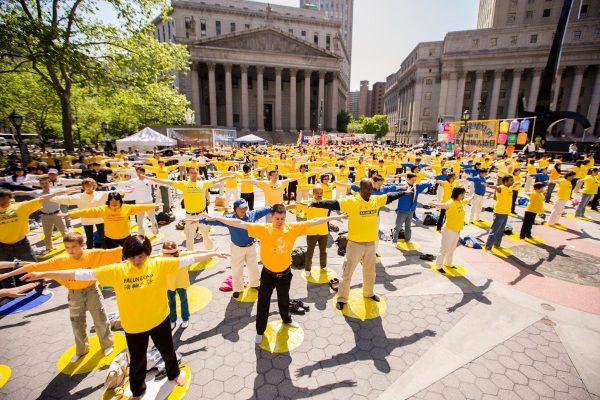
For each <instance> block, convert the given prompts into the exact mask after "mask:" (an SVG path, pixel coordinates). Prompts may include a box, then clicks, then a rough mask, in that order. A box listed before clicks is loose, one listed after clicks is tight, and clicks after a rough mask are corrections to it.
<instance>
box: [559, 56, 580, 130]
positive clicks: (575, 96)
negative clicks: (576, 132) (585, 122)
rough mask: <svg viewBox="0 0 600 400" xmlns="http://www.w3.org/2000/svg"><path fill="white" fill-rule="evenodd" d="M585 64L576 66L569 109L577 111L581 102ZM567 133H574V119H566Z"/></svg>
mask: <svg viewBox="0 0 600 400" xmlns="http://www.w3.org/2000/svg"><path fill="white" fill-rule="evenodd" d="M584 71H585V66H583V65H578V66H576V67H575V76H574V77H573V84H572V85H571V93H570V94H569V105H568V108H567V111H577V104H578V103H579V93H581V83H582V82H583V72H584ZM564 133H565V135H570V134H571V133H573V120H572V119H568V120H566V121H565V130H564Z"/></svg>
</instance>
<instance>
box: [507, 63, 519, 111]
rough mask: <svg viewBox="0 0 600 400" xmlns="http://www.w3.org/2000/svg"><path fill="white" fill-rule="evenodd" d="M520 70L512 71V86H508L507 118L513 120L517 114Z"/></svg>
mask: <svg viewBox="0 0 600 400" xmlns="http://www.w3.org/2000/svg"><path fill="white" fill-rule="evenodd" d="M522 73H523V70H522V69H513V77H512V84H511V86H510V99H509V100H508V110H507V113H506V117H507V118H514V117H515V115H516V114H517V102H518V101H519V85H520V84H521V74H522Z"/></svg>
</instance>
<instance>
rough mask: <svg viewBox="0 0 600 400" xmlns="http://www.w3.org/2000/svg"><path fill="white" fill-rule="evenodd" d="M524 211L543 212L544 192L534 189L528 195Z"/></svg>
mask: <svg viewBox="0 0 600 400" xmlns="http://www.w3.org/2000/svg"><path fill="white" fill-rule="evenodd" d="M525 211H529V212H534V213H536V214H543V213H544V193H540V192H538V191H537V190H534V191H533V192H531V194H530V195H529V204H527V208H525Z"/></svg>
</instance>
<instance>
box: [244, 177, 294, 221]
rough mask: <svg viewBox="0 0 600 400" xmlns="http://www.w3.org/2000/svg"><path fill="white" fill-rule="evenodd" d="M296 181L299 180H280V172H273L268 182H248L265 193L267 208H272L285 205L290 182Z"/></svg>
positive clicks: (253, 180) (268, 219)
mask: <svg viewBox="0 0 600 400" xmlns="http://www.w3.org/2000/svg"><path fill="white" fill-rule="evenodd" d="M296 180H297V178H286V179H281V180H279V172H277V170H271V171H269V180H268V181H258V180H256V179H249V180H248V181H249V182H250V183H252V184H253V185H254V186H256V187H257V188H259V189H261V190H262V191H263V192H264V193H265V206H272V205H274V204H280V203H283V193H284V191H285V189H286V187H287V186H288V184H289V183H290V182H292V181H296ZM267 222H270V218H269V216H267Z"/></svg>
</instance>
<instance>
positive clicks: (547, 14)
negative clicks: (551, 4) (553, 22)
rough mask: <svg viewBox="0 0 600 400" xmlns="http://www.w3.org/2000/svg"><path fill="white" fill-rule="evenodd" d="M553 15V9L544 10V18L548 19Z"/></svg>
mask: <svg viewBox="0 0 600 400" xmlns="http://www.w3.org/2000/svg"><path fill="white" fill-rule="evenodd" d="M551 13H552V9H551V8H544V11H543V12H542V17H544V18H548V17H549V16H550V14H551Z"/></svg>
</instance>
